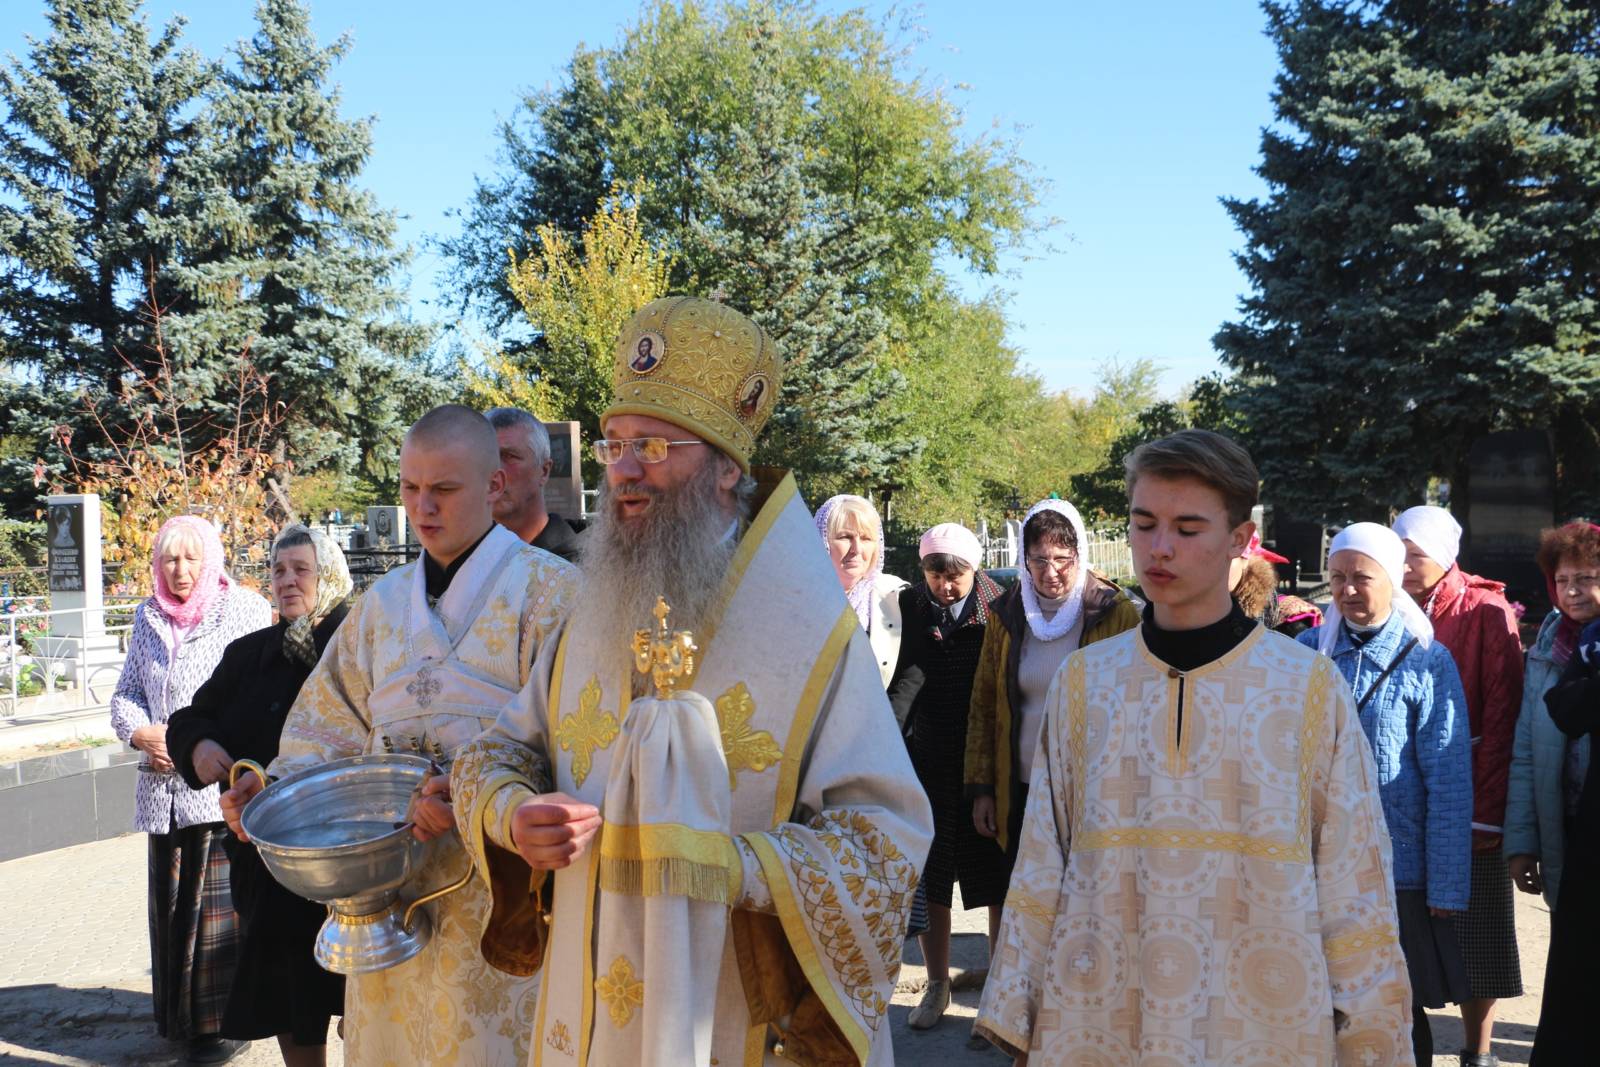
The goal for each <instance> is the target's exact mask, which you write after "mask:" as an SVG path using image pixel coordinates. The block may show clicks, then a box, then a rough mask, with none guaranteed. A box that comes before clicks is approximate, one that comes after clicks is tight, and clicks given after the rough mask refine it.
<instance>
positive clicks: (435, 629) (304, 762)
mask: <svg viewBox="0 0 1600 1067" xmlns="http://www.w3.org/2000/svg"><path fill="white" fill-rule="evenodd" d="M576 576H577V569H576V568H574V567H573V566H572V565H571V564H570V563H566V562H564V561H562V560H560V559H557V558H556V557H555V556H552V555H550V554H548V553H546V552H543V551H541V550H539V549H536V548H531V547H529V546H527V545H525V544H523V543H522V542H521V541H520V540H518V538H517V537H516V535H515V534H513V533H511V532H510V531H508V530H506V529H505V528H504V527H502V526H496V527H495V528H494V529H493V530H492V531H490V533H489V535H488V536H487V537H486V538H485V539H484V540H483V541H482V542H481V543H480V544H479V545H478V546H477V548H476V549H474V550H473V553H472V555H471V556H470V557H468V559H467V561H466V562H465V563H464V564H463V565H462V567H461V569H460V570H459V571H458V572H457V573H456V575H455V577H454V579H453V580H452V581H451V583H450V586H449V588H448V589H447V590H445V593H444V595H443V596H442V597H440V598H439V602H438V604H437V606H436V607H430V606H429V604H428V599H427V596H426V592H425V587H424V585H423V568H422V565H421V563H420V561H419V562H417V563H412V564H408V565H406V566H405V567H401V568H397V569H396V570H393V571H390V572H389V573H388V574H386V575H384V576H383V577H382V578H380V579H379V580H378V581H377V582H376V583H374V584H373V586H372V588H371V589H369V590H368V591H367V592H366V593H365V594H364V595H363V596H362V597H361V599H360V601H359V602H357V604H356V605H355V607H354V608H352V609H351V610H350V614H349V616H348V617H346V619H345V621H344V622H343V623H342V624H341V625H340V627H339V630H338V632H337V633H336V634H335V635H334V638H333V640H332V641H331V642H330V643H329V645H328V648H327V651H326V652H325V653H324V654H323V656H322V661H321V662H320V663H318V664H317V667H316V669H315V670H314V671H312V673H311V676H310V678H308V679H307V680H306V684H305V686H304V687H303V688H302V689H301V690H300V696H299V698H298V699H297V700H296V701H295V705H294V708H293V709H292V710H291V711H290V713H289V717H288V720H287V722H286V723H285V724H284V729H283V740H282V744H281V746H280V747H279V755H278V758H277V759H276V760H275V761H273V764H272V766H271V767H270V768H268V770H269V772H270V773H271V774H272V775H274V776H282V775H285V774H290V773H292V772H294V771H296V770H300V769H302V768H305V767H308V766H313V765H315V764H318V763H324V762H327V761H328V760H334V759H340V758H342V757H345V756H354V755H358V754H361V753H373V752H383V751H385V748H386V747H388V745H392V746H393V747H394V748H395V749H396V750H397V751H412V750H413V749H420V750H421V751H422V752H423V754H424V755H430V754H436V753H440V752H442V753H443V754H444V755H445V757H446V758H447V759H448V758H449V757H450V756H451V755H453V754H454V753H455V752H456V750H457V749H458V748H459V747H460V746H461V745H463V744H465V743H466V742H467V741H469V740H471V739H472V738H473V737H475V736H476V735H477V734H478V733H479V732H481V731H482V730H483V729H484V728H485V727H487V726H488V725H489V724H490V723H492V722H493V721H494V718H495V716H496V715H498V714H499V712H500V709H501V707H502V706H503V705H504V704H505V703H506V702H507V701H508V700H510V699H511V698H512V697H513V696H514V695H515V694H516V692H517V690H518V689H520V688H521V686H522V684H523V683H524V682H526V681H527V678H528V675H529V672H530V670H531V667H532V663H533V659H534V657H535V656H536V655H537V653H538V651H539V648H540V645H541V643H542V642H543V641H544V639H545V637H546V635H547V634H549V633H551V632H552V631H553V630H554V629H555V628H556V626H557V624H558V623H559V622H560V620H561V618H562V617H563V616H564V615H565V612H566V608H567V604H568V603H569V601H570V598H571V593H572V589H573V586H574V583H575V580H576ZM386 739H387V745H386V743H385V741H386ZM467 862H468V861H467V855H466V853H465V852H464V851H463V850H462V847H461V843H460V840H459V838H458V837H457V836H456V835H455V834H451V835H448V836H446V837H442V838H436V839H435V840H434V842H433V843H432V844H431V845H430V850H429V853H428V858H427V859H426V860H425V862H424V864H423V867H422V870H421V871H420V872H419V873H418V875H417V876H416V878H415V879H413V881H412V882H411V883H410V884H409V885H408V886H407V888H406V892H405V893H404V894H403V895H404V896H405V897H406V898H407V899H410V898H414V897H417V896H421V895H422V894H423V893H426V892H430V891H432V890H434V889H439V888H442V887H444V886H447V885H449V884H451V883H452V882H455V881H457V880H458V879H459V878H460V877H461V876H462V875H463V874H464V873H465V872H466V869H467ZM487 906H488V899H487V895H486V894H485V893H484V891H483V889H482V888H481V886H480V884H479V883H478V882H476V881H474V882H471V883H469V884H468V885H467V886H466V888H464V889H461V890H458V891H457V892H455V893H452V894H451V895H449V896H446V897H444V898H442V899H441V900H439V901H437V902H435V903H431V904H427V905H424V907H425V909H426V910H427V911H428V913H429V917H430V918H431V919H432V921H433V939H432V940H431V941H430V942H429V943H428V946H427V947H426V948H425V949H423V951H422V952H421V953H420V954H418V955H417V956H416V957H414V958H413V959H411V960H409V961H407V962H405V963H403V964H400V965H398V966H396V967H391V968H389V969H388V970H383V971H378V972H375V973H372V974H364V975H354V976H351V978H350V979H349V981H348V982H347V984H346V987H345V1030H344V1055H345V1062H346V1063H348V1064H352V1065H355V1064H360V1065H383V1067H389V1065H393V1067H406V1065H411V1064H420V1063H427V1064H506V1065H510V1067H515V1065H517V1064H520V1063H522V1062H523V1060H524V1059H525V1058H526V1056H527V1047H528V1045H527V1039H528V1031H529V1028H530V1027H531V1026H532V1020H533V1015H534V1006H535V1001H536V995H537V988H536V985H535V983H534V982H533V981H531V980H528V979H527V978H521V979H518V978H513V977H510V976H508V975H506V974H504V973H502V972H500V971H497V970H494V969H492V968H490V967H488V966H486V965H485V964H484V961H483V960H482V959H481V958H480V956H479V953H478V948H477V940H478V938H477V928H478V924H479V914H480V912H482V911H483V910H484V909H485V908H486V907H487Z"/></svg>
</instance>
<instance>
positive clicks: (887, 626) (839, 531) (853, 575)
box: [817, 495, 906, 689]
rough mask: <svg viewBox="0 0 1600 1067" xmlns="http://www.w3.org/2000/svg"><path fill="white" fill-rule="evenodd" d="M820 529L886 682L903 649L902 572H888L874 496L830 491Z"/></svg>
mask: <svg viewBox="0 0 1600 1067" xmlns="http://www.w3.org/2000/svg"><path fill="white" fill-rule="evenodd" d="M817 532H818V533H820V534H821V535H822V543H823V544H824V545H826V546H827V549H828V558H829V559H831V560H832V561H833V571H834V573H835V574H837V575H838V576H839V584H840V585H841V586H843V587H844V595H845V599H846V600H848V601H850V606H851V607H852V608H854V609H855V611H856V618H857V619H859V620H861V628H862V629H863V630H865V631H866V632H867V639H868V640H869V641H870V642H871V643H872V654H873V655H874V656H876V657H877V659H878V673H879V674H880V675H882V677H883V685H884V688H885V689H887V688H888V687H889V679H890V678H892V677H893V676H894V665H895V661H896V660H897V659H898V658H899V655H900V634H901V632H902V624H901V619H900V590H902V589H904V588H905V587H906V582H905V580H904V579H902V578H896V577H895V576H894V575H892V574H884V573H883V523H882V522H880V521H879V520H878V510H877V509H876V508H874V507H873V506H872V502H871V501H869V500H867V499H865V498H864V497H859V496H849V495H842V496H836V497H830V498H829V499H828V500H827V501H826V502H825V503H824V504H823V505H822V506H821V507H820V508H818V509H817Z"/></svg>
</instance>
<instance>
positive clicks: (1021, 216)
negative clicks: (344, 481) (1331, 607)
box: [443, 0, 1040, 497]
mask: <svg viewBox="0 0 1600 1067" xmlns="http://www.w3.org/2000/svg"><path fill="white" fill-rule="evenodd" d="M907 57H908V53H907V52H906V50H904V49H903V48H901V47H900V46H899V45H898V44H896V43H895V41H894V40H892V39H891V35H890V33H889V32H887V31H886V30H885V28H884V27H883V26H881V25H879V24H877V23H875V22H873V21H872V20H870V19H868V18H867V17H866V16H865V15H864V14H862V13H861V12H859V11H849V12H844V13H842V14H832V13H829V14H821V13H819V12H818V11H817V10H816V8H815V7H814V6H813V5H812V4H810V3H805V2H792V0H779V2H775V3H766V2H759V0H758V2H754V3H749V4H741V3H732V2H722V3H713V4H701V3H695V2H686V3H682V4H676V3H668V2H655V3H652V4H650V5H648V6H647V7H646V8H645V9H644V11H643V13H642V14H641V16H640V18H639V20H638V22H637V23H636V24H635V25H633V26H631V27H629V28H628V29H627V30H626V31H625V32H624V34H623V36H622V38H621V40H620V41H619V42H618V43H617V44H616V45H615V46H613V47H609V48H603V49H598V50H585V49H580V50H579V51H578V52H577V53H576V54H575V55H574V57H573V59H572V61H571V62H570V63H569V65H568V67H567V70H566V76H565V77H564V78H563V80H562V82H561V83H560V84H559V85H558V86H557V87H556V88H554V89H552V90H548V91H544V92H539V93H534V94H530V95H529V96H527V97H526V98H525V99H524V100H523V101H522V103H521V106H520V107H519V108H518V110H517V112H516V114H515V115H514V116H513V117H512V119H511V121H510V122H508V123H507V124H506V125H505V127H504V128H503V130H502V135H503V141H504V145H503V154H502V160H501V166H500V170H499V172H498V173H497V174H496V175H495V176H494V177H492V178H490V179H486V180H481V181H480V182H479V185H478V188H477V191H476V195H475V197H474V200H473V202H472V204H471V205H470V206H469V207H468V208H467V209H466V211H465V212H464V213H463V228H462V232H461V233H460V235H459V236H457V237H455V238H453V239H450V240H448V241H445V242H444V243H443V248H444V250H445V252H446V253H447V254H448V255H449V257H450V259H451V261H452V264H453V281H454V284H455V285H456V286H457V289H458V291H459V293H460V295H461V298H462V300H463V303H464V304H466V305H468V306H472V307H476V308H477V309H478V310H479V311H480V312H481V313H483V314H484V315H485V316H486V318H487V319H488V320H489V321H490V322H491V323H494V324H497V326H499V325H507V326H508V327H512V326H514V325H516V324H517V316H516V312H517V311H518V305H517V301H516V299H515V293H513V292H512V289H511V286H510V285H509V284H508V279H507V277H506V275H505V262H506V251H507V248H508V247H509V249H510V251H511V254H512V257H513V259H514V260H515V261H516V262H519V263H520V262H526V261H528V260H529V259H530V257H532V256H534V255H535V254H536V253H537V251H538V249H539V246H540V244H541V242H542V241H544V240H546V239H547V238H546V237H544V236H541V235H543V234H547V233H549V232H550V229H551V228H553V229H554V230H556V231H560V232H563V233H565V234H566V235H567V237H568V238H569V239H571V240H576V239H578V236H579V233H580V231H581V229H582V227H583V225H584V220H586V219H587V218H588V217H589V216H590V215H591V214H592V213H593V205H594V204H595V203H597V202H599V201H600V200H602V199H603V198H604V197H605V196H606V195H607V190H608V188H609V186H610V184H611V183H612V182H614V181H615V182H623V183H626V184H627V185H628V186H629V187H630V188H637V189H641V190H644V193H643V196H642V198H641V200H640V203H639V210H640V219H641V222H642V224H643V228H644V232H645V233H646V234H647V235H648V237H649V238H650V240H651V241H652V242H653V243H654V244H655V245H656V246H657V247H659V248H661V249H663V250H665V251H667V252H670V253H672V254H673V255H674V257H675V258H674V262H673V270H672V273H671V276H670V279H669V280H670V287H671V289H672V290H674V291H685V292H696V293H701V294H705V295H713V296H720V297H722V298H723V299H725V300H727V301H728V302H729V303H731V304H732V305H734V306H736V307H739V308H741V309H742V310H745V311H747V312H749V313H751V314H752V315H753V316H754V317H756V318H757V319H758V320H759V321H761V322H762V324H763V325H764V326H765V327H767V328H768V329H769V331H770V332H771V333H773V335H774V336H775V337H776V339H777V340H778V341H779V344H780V345H781V346H782V348H783V349H784V352H785V356H786V359H787V360H788V367H787V368H786V374H785V385H784V399H785V403H784V405H783V407H782V408H780V410H779V413H778V415H777V416H776V417H775V419H774V422H773V423H772V424H771V426H770V428H769V429H768V431H767V432H766V435H765V436H764V439H763V442H762V446H761V449H762V458H764V459H766V460H768V461H774V460H776V461H781V462H782V463H784V464H785V465H788V466H791V467H795V468H796V469H797V470H798V472H799V473H800V475H801V477H802V480H803V483H804V485H805V488H806V491H807V494H808V496H813V497H815V496H818V495H819V494H825V493H828V492H831V491H833V490H836V489H844V488H849V489H852V490H857V491H860V490H867V491H871V490H873V489H875V488H876V487H877V486H879V485H881V484H883V483H885V482H887V481H898V482H907V483H909V478H908V477H907V471H908V469H909V468H910V467H911V466H913V465H914V464H915V462H916V456H917V453H918V448H919V447H920V444H921V442H922V441H923V440H924V438H923V435H922V434H921V433H920V432H919V430H918V428H917V427H920V426H926V425H928V424H929V421H930V420H928V419H927V418H925V417H923V416H924V413H921V412H918V411H917V410H915V407H914V403H915V402H914V401H913V400H912V399H911V398H912V397H913V396H918V397H927V396H928V395H929V390H928V389H926V388H921V387H918V386H917V385H916V384H915V383H914V382H912V381H911V377H912V375H913V373H923V372H924V371H923V370H921V369H920V368H921V367H922V365H925V364H928V363H930V362H931V364H932V365H931V366H927V367H926V371H925V373H927V374H929V375H931V376H932V377H931V378H930V379H929V380H930V381H931V380H936V378H937V376H938V374H939V364H940V362H941V360H942V358H943V354H942V348H941V347H940V346H938V345H934V346H932V347H930V348H929V349H928V350H927V351H926V352H925V353H919V352H918V351H917V349H916V346H917V345H919V344H921V343H922V341H923V340H924V339H927V338H929V337H930V336H931V335H930V334H929V332H928V330H927V327H926V325H925V323H926V322H927V321H928V320H929V319H930V318H931V317H936V316H937V315H938V314H939V311H938V309H939V308H940V307H941V306H942V305H944V304H945V303H947V302H949V301H950V300H952V299H953V297H952V296H951V294H952V292H953V291H954V286H953V285H951V284H950V281H949V279H948V278H947V277H946V275H945V267H946V265H948V264H952V263H954V264H959V265H962V266H964V267H965V268H967V269H971V270H974V271H977V272H980V273H992V272H994V271H995V270H997V268H998V264H999V257H1000V255H1001V253H1002V252H1003V251H1005V250H1006V249H1008V248H1011V247H1014V246H1016V245H1018V244H1020V243H1021V242H1022V241H1023V240H1024V239H1025V238H1027V237H1028V236H1030V235H1031V234H1033V233H1035V232H1036V231H1037V230H1038V229H1039V228H1040V223H1039V221H1038V220H1037V219H1036V218H1035V204H1036V200H1035V189H1034V185H1033V182H1032V179H1031V178H1030V177H1029V175H1028V172H1027V168H1026V166H1025V164H1024V163H1023V162H1022V160H1021V159H1020V158H1019V156H1018V155H1017V152H1016V147H1015V145H1014V144H1013V143H1011V142H1010V141H1008V140H1005V139H1003V138H998V137H993V136H981V137H977V138H968V137H966V136H964V135H963V134H962V133H961V125H962V116H961V115H960V113H959V111H958V110H957V108H956V107H955V105H954V104H953V103H952V102H951V101H950V100H949V98H948V97H947V96H946V95H945V94H944V93H943V92H942V91H940V90H938V89H935V88H932V87H929V86H927V85H925V84H923V83H922V82H921V80H920V79H919V78H918V77H916V76H911V75H907V74H906V73H905V68H906V65H907V62H906V61H907ZM542 227H543V229H542ZM977 313H978V314H979V315H980V316H981V315H983V314H985V312H983V311H982V309H981V306H980V307H979V308H978V309H977ZM971 337H972V338H973V340H974V343H976V342H977V341H978V340H984V339H987V340H986V343H988V344H989V346H990V348H989V351H988V352H987V353H986V354H985V355H984V356H983V358H984V359H987V360H989V361H990V362H991V363H992V364H994V365H997V366H1004V367H1012V366H1013V365H1014V359H1013V357H1012V355H1011V353H1010V352H1009V350H1007V349H1005V348H1004V340H1003V339H1004V330H1003V328H1002V329H999V330H990V331H987V332H984V331H981V330H976V329H975V330H974V331H973V333H972V334H971ZM496 341H497V343H498V344H499V346H500V347H501V349H502V351H503V352H504V353H505V354H506V355H507V357H508V358H510V359H512V360H514V361H524V360H525V361H526V362H527V364H528V365H529V366H534V367H538V368H539V369H540V370H541V371H545V370H548V369H549V368H548V367H547V366H546V365H545V364H544V362H543V357H542V354H541V352H540V337H539V335H538V328H537V325H536V324H535V325H534V328H533V329H532V330H528V329H526V328H523V329H516V328H505V329H497V337H496ZM524 352H525V353H526V354H525V355H524V354H522V353H524ZM974 358H977V357H976V356H974ZM913 368H919V369H917V370H916V371H913ZM985 385H986V387H987V388H992V389H996V390H999V391H1000V392H1001V393H1006V392H1008V391H1010V390H1013V389H1020V390H1021V391H1022V392H1029V391H1030V390H1031V391H1032V392H1035V393H1037V392H1038V387H1037V383H1034V382H1032V381H1031V380H1028V381H1025V382H1022V383H1020V384H1019V383H1016V382H1011V381H1009V380H1006V381H998V380H997V381H989V382H986V383H985ZM973 395H974V397H976V396H977V395H979V394H976V393H975V394H973ZM959 418H961V419H965V420H970V421H971V423H972V425H971V426H970V427H968V431H970V433H969V436H976V434H977V433H978V430H979V421H978V420H979V418H980V415H979V413H978V412H976V411H974V412H972V413H971V414H970V415H969V414H967V413H962V414H961V415H960V416H959ZM964 432H966V431H964ZM1014 473H1015V472H1013V474H1014ZM1001 477H1002V478H1003V479H1005V480H1007V481H1010V480H1011V478H1012V476H1010V475H1002V476H1001Z"/></svg>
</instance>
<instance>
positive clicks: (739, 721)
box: [717, 682, 783, 789]
mask: <svg viewBox="0 0 1600 1067" xmlns="http://www.w3.org/2000/svg"><path fill="white" fill-rule="evenodd" d="M755 714H756V702H755V699H754V698H753V697H751V695H750V690H749V689H747V688H745V684H744V683H743V682H740V683H739V684H738V685H736V686H734V687H733V688H732V689H730V690H728V691H727V692H726V693H723V694H722V695H721V696H719V697H718V698H717V724H718V726H719V727H720V728H721V731H722V754H723V755H724V756H726V757H727V760H728V788H729V789H736V788H738V785H739V778H738V774H737V773H736V772H738V771H756V772H758V773H759V772H761V771H764V770H766V769H767V768H768V767H771V766H773V765H775V764H776V763H777V762H778V761H779V760H781V759H783V749H781V748H779V747H778V743H777V742H776V741H774V740H773V739H772V735H771V734H769V733H767V732H766V731H765V730H752V729H751V728H750V720H751V719H753V718H754V717H755Z"/></svg>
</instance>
